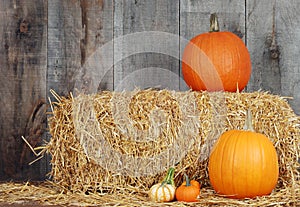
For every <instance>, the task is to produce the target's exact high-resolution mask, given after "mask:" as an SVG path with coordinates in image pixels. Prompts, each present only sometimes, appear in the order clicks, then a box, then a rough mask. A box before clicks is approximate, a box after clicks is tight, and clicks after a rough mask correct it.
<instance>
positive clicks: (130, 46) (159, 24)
mask: <svg viewBox="0 0 300 207" xmlns="http://www.w3.org/2000/svg"><path fill="white" fill-rule="evenodd" d="M114 11H115V12H114V38H123V39H122V40H121V41H118V42H117V43H118V44H114V89H115V90H120V91H122V90H132V89H134V88H135V87H137V88H141V89H143V88H149V87H154V88H168V89H173V90H178V89H179V60H178V57H179V51H178V48H179V37H178V34H179V1H174V0H165V1H160V0H153V1H145V0H143V1H135V0H129V1H119V0H118V1H115V4H114ZM147 31H156V32H147ZM137 32H140V33H139V34H136V37H135V39H132V38H130V36H126V35H128V34H131V33H137ZM164 32H166V33H167V34H166V33H164ZM171 34H173V35H174V36H172V35H171ZM168 36H170V38H169V39H168V38H166V37H168Z"/></svg>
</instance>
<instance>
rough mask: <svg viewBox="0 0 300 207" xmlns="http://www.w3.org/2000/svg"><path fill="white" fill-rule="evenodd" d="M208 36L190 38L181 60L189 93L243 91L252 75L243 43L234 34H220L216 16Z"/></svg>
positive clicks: (246, 50) (213, 18)
mask: <svg viewBox="0 0 300 207" xmlns="http://www.w3.org/2000/svg"><path fill="white" fill-rule="evenodd" d="M210 22H211V26H210V32H207V33H203V34H200V35H197V36H196V37H194V38H192V39H191V40H190V42H189V43H188V44H187V46H186V47H185V49H184V52H183V56H182V74H183V78H184V80H185V82H186V84H187V85H188V86H189V87H190V88H191V89H192V90H198V91H201V90H207V91H230V92H235V91H237V89H238V90H239V91H242V90H243V89H244V88H245V86H246V85H247V83H248V81H249V79H250V75H251V60H250V55H249V51H248V49H247V47H246V46H245V44H244V42H243V41H242V40H241V39H240V38H239V37H238V36H237V35H235V34H234V33H232V32H229V31H219V25H218V19H217V16H216V14H212V15H211V19H210Z"/></svg>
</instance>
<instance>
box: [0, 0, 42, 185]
mask: <svg viewBox="0 0 300 207" xmlns="http://www.w3.org/2000/svg"><path fill="white" fill-rule="evenodd" d="M0 19H1V21H0V30H1V33H0V42H1V47H0V54H1V56H0V65H1V67H0V80H1V81H0V93H1V99H0V105H1V108H0V112H1V113H0V120H1V121H0V154H1V155H0V157H1V158H0V179H1V180H6V179H11V178H13V179H17V180H18V179H24V178H26V179H39V178H40V167H41V165H44V164H45V163H44V162H39V163H35V164H33V165H31V166H29V165H28V163H29V162H31V161H33V160H34V159H35V157H34V156H33V154H32V153H31V152H30V149H29V148H27V147H25V142H23V141H22V139H21V136H25V137H26V138H27V139H28V142H29V143H31V145H32V146H33V147H35V146H36V145H38V144H40V143H41V137H42V134H43V133H44V132H45V117H46V116H45V114H40V113H37V112H38V111H39V110H40V109H42V108H44V106H45V105H44V103H45V98H46V97H45V95H46V93H45V89H46V85H45V82H46V76H47V75H46V72H47V58H46V55H47V50H46V49H47V48H46V44H47V1H37V0H36V1H33V0H30V1H29V0H26V1H0ZM43 167H44V166H43Z"/></svg>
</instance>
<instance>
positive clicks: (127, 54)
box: [0, 0, 300, 180]
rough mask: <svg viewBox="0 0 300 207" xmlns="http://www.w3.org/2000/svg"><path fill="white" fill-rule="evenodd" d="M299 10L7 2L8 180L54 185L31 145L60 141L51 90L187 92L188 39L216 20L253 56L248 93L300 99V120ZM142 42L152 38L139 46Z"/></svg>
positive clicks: (0, 13)
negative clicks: (49, 111)
mask: <svg viewBox="0 0 300 207" xmlns="http://www.w3.org/2000/svg"><path fill="white" fill-rule="evenodd" d="M297 8H300V2H299V1H297V0H281V1H276V0H261V1H255V0H245V1H240V0H223V1H219V0H212V1H204V0H153V1H147V0H126V1H125V0H113V1H112V0H65V1H60V0H51V1H47V0H43V1H39V0H24V1H16V0H15V1H11V0H1V1H0V20H1V21H0V29H1V30H0V43H1V46H0V54H1V56H0V71H1V73H0V95H1V96H0V97H1V99H0V104H1V107H0V180H8V179H15V180H18V179H25V180H26V179H35V180H37V179H44V178H45V176H46V172H47V171H49V157H45V158H43V159H42V160H40V161H38V162H36V163H34V164H33V165H31V166H29V165H27V164H28V163H29V162H30V161H32V160H33V159H35V157H34V156H33V155H32V153H31V152H30V150H29V149H28V147H27V146H26V145H25V143H24V142H23V141H22V139H21V136H22V135H24V136H25V137H26V138H27V139H28V141H29V142H30V143H31V144H32V145H33V146H36V145H39V144H40V143H41V141H42V138H44V139H50V137H49V135H47V133H46V132H47V131H46V129H45V127H46V115H45V113H44V110H45V109H46V108H47V107H46V104H45V102H46V100H47V97H51V94H50V93H49V90H50V89H54V90H55V91H56V92H57V93H58V94H61V95H67V94H68V93H69V92H70V91H73V89H74V87H76V86H78V87H79V88H83V89H87V90H88V91H94V90H95V89H96V90H98V89H100V90H123V89H129V90H131V89H133V88H134V86H138V87H140V88H147V87H161V88H165V87H166V88H169V89H175V90H187V89H188V88H187V86H186V85H185V83H184V81H183V80H181V79H180V76H181V72H180V71H181V70H180V54H181V53H182V50H183V48H184V46H185V45H184V43H183V42H182V41H180V37H181V38H184V39H187V40H188V39H190V38H192V37H193V36H195V35H197V34H199V33H202V32H206V31H207V30H208V27H209V26H208V24H209V16H210V14H211V13H213V12H217V13H218V16H219V18H220V25H221V29H222V30H229V31H232V32H234V33H236V34H237V35H239V36H240V37H241V38H242V39H243V40H244V41H245V42H246V44H247V46H248V48H249V51H250V54H251V58H252V65H253V72H252V77H251V80H250V82H249V84H248V86H247V91H254V90H259V89H261V90H268V91H270V92H271V93H275V94H279V95H282V96H290V97H293V98H294V99H293V100H290V104H291V106H292V107H293V109H294V111H295V112H296V113H297V114H300V104H299V102H300V67H299V66H300V59H299V58H298V55H299V54H300V49H299V48H300V47H298V45H300V29H299V28H300V27H299V26H300V21H299V20H300V19H299V11H298V10H297ZM146 31H156V32H161V33H160V38H157V36H155V35H153V33H149V32H148V33H145V32H146ZM136 32H142V33H140V34H141V35H144V36H142V37H141V35H137V36H134V38H135V39H130V38H129V36H128V35H130V34H133V33H135V34H136ZM155 34H157V33H155ZM158 37H159V36H158ZM164 38H165V39H164ZM168 38H169V39H168ZM143 50H144V51H146V52H141V51H143ZM138 51H139V52H138ZM97 78H100V79H101V80H100V79H99V80H98V79H97ZM95 80H96V82H95ZM93 81H94V82H93ZM97 81H98V82H97ZM51 98H52V97H51Z"/></svg>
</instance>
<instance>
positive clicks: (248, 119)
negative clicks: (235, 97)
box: [244, 109, 254, 132]
mask: <svg viewBox="0 0 300 207" xmlns="http://www.w3.org/2000/svg"><path fill="white" fill-rule="evenodd" d="M244 130H248V131H253V132H254V128H253V125H252V113H251V110H250V109H248V110H247V112H246V121H245V125H244Z"/></svg>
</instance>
